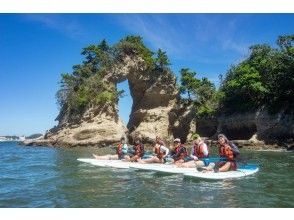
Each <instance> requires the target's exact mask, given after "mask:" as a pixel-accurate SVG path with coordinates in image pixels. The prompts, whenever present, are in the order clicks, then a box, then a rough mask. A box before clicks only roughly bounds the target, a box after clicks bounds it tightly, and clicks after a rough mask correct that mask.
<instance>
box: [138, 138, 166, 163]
mask: <svg viewBox="0 0 294 220" xmlns="http://www.w3.org/2000/svg"><path fill="white" fill-rule="evenodd" d="M163 144H164V142H163V141H161V140H160V139H158V136H157V137H156V141H155V142H154V143H153V146H154V147H153V151H154V153H155V156H154V157H151V158H148V159H145V160H138V162H139V163H164V162H165V157H166V156H167V155H168V153H169V149H168V148H167V147H165V146H164V145H163Z"/></svg>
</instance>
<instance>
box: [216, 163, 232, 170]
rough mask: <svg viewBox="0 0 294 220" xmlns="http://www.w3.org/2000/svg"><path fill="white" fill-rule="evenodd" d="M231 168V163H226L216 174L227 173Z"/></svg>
mask: <svg viewBox="0 0 294 220" xmlns="http://www.w3.org/2000/svg"><path fill="white" fill-rule="evenodd" d="M230 168H231V163H230V162H226V163H225V164H224V165H223V166H222V167H220V168H219V170H218V172H227V171H229V170H230Z"/></svg>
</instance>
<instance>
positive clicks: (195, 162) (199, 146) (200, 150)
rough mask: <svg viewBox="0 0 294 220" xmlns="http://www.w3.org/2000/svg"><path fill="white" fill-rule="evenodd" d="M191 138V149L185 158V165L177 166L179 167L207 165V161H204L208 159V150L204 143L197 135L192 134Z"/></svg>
mask: <svg viewBox="0 0 294 220" xmlns="http://www.w3.org/2000/svg"><path fill="white" fill-rule="evenodd" d="M192 138H193V140H194V141H193V143H194V145H193V147H192V149H191V154H190V156H188V157H186V158H185V163H182V164H178V166H179V167H187V168H193V167H197V168H198V167H204V166H207V165H208V164H209V162H208V160H204V159H206V158H209V149H208V146H207V145H206V143H204V141H203V140H202V139H201V137H200V135H199V134H194V135H193V136H192Z"/></svg>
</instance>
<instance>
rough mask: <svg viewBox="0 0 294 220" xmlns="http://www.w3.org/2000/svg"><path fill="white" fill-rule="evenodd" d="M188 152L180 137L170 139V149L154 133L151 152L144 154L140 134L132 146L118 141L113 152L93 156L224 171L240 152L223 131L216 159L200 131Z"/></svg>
mask: <svg viewBox="0 0 294 220" xmlns="http://www.w3.org/2000/svg"><path fill="white" fill-rule="evenodd" d="M192 138H193V146H192V148H191V153H190V154H189V153H188V150H187V148H186V147H185V146H184V145H183V144H182V143H181V140H180V138H176V139H174V141H173V146H172V147H171V150H170V149H169V148H168V147H167V146H166V144H165V143H164V142H163V140H162V139H161V138H160V137H159V136H156V138H155V140H154V142H153V143H152V146H153V156H152V157H149V158H144V154H145V149H144V145H143V144H142V142H141V140H140V139H139V138H137V139H135V141H134V145H133V147H128V145H127V144H126V139H125V138H121V141H120V143H119V145H118V146H117V149H116V154H115V155H110V154H108V155H104V156H97V155H95V154H93V156H94V157H95V158H96V159H98V160H123V161H128V162H138V163H142V164H146V163H162V164H164V163H172V164H175V165H176V166H177V167H183V168H197V170H202V171H203V172H209V171H214V172H226V171H233V170H236V169H237V163H236V156H237V154H239V151H238V150H237V147H236V146H235V145H234V144H233V143H232V142H230V141H229V140H228V138H227V137H226V136H225V135H224V134H219V135H218V141H217V144H218V150H219V158H220V159H219V160H217V161H213V162H212V161H211V160H210V159H209V158H210V154H209V152H210V150H209V147H208V146H207V144H206V143H205V142H204V141H203V140H202V138H201V137H200V135H198V134H194V135H193V136H192Z"/></svg>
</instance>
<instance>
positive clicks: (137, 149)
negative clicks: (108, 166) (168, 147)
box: [134, 144, 144, 157]
mask: <svg viewBox="0 0 294 220" xmlns="http://www.w3.org/2000/svg"><path fill="white" fill-rule="evenodd" d="M134 150H135V154H134V156H135V155H137V156H139V157H143V155H144V145H143V144H138V145H135V146H134Z"/></svg>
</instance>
